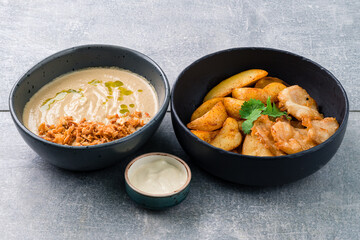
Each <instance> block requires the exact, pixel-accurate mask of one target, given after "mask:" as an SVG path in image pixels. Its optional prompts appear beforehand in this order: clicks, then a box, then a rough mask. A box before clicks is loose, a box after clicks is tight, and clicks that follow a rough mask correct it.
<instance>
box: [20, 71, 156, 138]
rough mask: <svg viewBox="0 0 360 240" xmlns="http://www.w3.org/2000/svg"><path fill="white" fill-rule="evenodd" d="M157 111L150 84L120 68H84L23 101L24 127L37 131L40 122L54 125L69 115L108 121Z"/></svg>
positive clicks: (62, 77) (66, 75) (49, 84)
mask: <svg viewBox="0 0 360 240" xmlns="http://www.w3.org/2000/svg"><path fill="white" fill-rule="evenodd" d="M136 111H139V112H142V113H148V114H149V115H150V117H153V116H154V115H155V114H156V112H157V111H158V98H157V95H156V92H155V89H154V88H153V86H151V85H150V83H149V82H148V81H147V80H146V79H145V78H143V77H142V76H140V75H137V74H135V73H133V72H130V71H128V70H123V69H119V68H101V67H98V68H87V69H83V70H79V71H76V72H71V73H68V74H65V75H62V76H60V77H58V78H56V79H54V80H53V81H51V82H50V83H48V84H46V85H45V86H44V87H42V88H41V89H40V90H39V91H38V92H37V93H35V94H34V96H33V97H32V98H31V99H30V100H29V102H28V103H27V104H26V106H25V109H24V113H23V121H24V124H25V126H26V127H27V128H28V129H29V130H30V131H32V132H34V133H36V134H38V128H39V125H40V124H41V123H45V124H48V125H52V124H56V123H57V121H58V120H59V118H60V117H64V116H71V117H72V118H73V121H75V122H79V121H81V120H82V119H84V118H85V119H86V120H87V121H94V122H102V123H104V124H107V123H108V122H109V119H108V118H107V117H108V116H110V115H116V114H118V115H119V116H121V115H127V114H129V113H133V112H136Z"/></svg>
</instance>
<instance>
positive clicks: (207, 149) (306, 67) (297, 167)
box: [171, 48, 349, 186]
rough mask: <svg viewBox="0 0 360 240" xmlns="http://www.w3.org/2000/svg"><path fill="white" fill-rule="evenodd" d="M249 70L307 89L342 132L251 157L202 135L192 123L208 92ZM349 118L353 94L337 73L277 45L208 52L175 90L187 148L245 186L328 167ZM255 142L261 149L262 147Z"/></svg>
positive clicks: (175, 117)
mask: <svg viewBox="0 0 360 240" xmlns="http://www.w3.org/2000/svg"><path fill="white" fill-rule="evenodd" d="M249 69H263V70H266V71H267V72H268V76H272V77H277V78H279V79H281V80H284V81H285V82H286V83H287V84H288V85H299V86H301V87H302V88H304V89H305V90H306V91H307V92H308V94H309V95H310V96H311V97H312V98H314V99H315V101H316V102H317V105H318V109H319V112H321V113H322V114H323V115H324V117H334V118H336V120H337V122H338V124H339V126H338V129H337V131H336V132H335V133H334V134H333V135H332V136H331V137H329V138H328V139H327V140H326V141H324V142H322V143H321V144H319V145H317V146H314V147H312V148H310V149H307V150H305V151H300V152H297V153H293V154H288V155H282V156H251V155H244V154H243V152H231V151H225V150H223V149H220V148H217V147H214V146H213V145H211V144H209V143H208V142H206V141H203V140H201V139H200V138H198V137H197V136H196V135H195V134H193V133H192V132H191V131H190V129H188V128H187V124H188V123H189V122H190V121H191V120H190V119H191V118H192V114H193V112H194V111H195V110H196V109H197V108H198V107H199V106H200V105H201V104H202V103H203V101H204V97H205V100H206V97H207V96H208V95H207V93H208V92H209V91H210V90H211V89H213V88H214V87H215V86H217V85H218V84H219V83H220V82H222V81H223V80H225V79H228V78H229V77H231V76H233V75H236V74H238V73H240V72H243V71H246V70H249ZM233 95H234V92H233ZM348 116H349V102H348V98H347V95H346V93H345V90H344V88H343V87H342V85H341V83H340V82H339V81H338V80H337V79H336V77H335V76H334V75H332V74H331V73H330V72H329V71H328V70H326V69H325V68H323V67H322V66H320V65H319V64H317V63H315V62H313V61H311V60H309V59H306V58H304V57H302V56H299V55H296V54H293V53H290V52H287V51H282V50H276V49H269V48H234V49H228V50H224V51H220V52H215V53H213V54H210V55H207V56H205V57H203V58H201V59H199V60H197V61H195V62H194V63H192V64H191V65H189V66H188V67H187V68H185V70H183V71H182V72H181V73H180V75H179V76H178V78H177V81H176V83H175V85H174V87H173V89H172V99H171V117H172V123H173V127H174V131H175V134H176V137H177V139H178V141H179V143H180V144H181V146H182V148H183V149H184V150H185V152H186V153H187V154H188V155H189V156H190V158H191V159H192V160H193V161H194V162H195V163H196V164H197V165H198V166H200V167H201V168H202V169H204V170H205V171H207V172H209V173H210V174H212V175H215V176H217V177H219V178H222V179H224V180H227V181H231V182H234V183H239V184H245V185H254V186H272V185H281V184H285V183H289V182H293V181H296V180H299V179H302V178H304V177H306V176H309V175H310V174H312V173H314V172H316V171H317V170H319V169H320V168H322V167H323V166H324V165H325V164H326V163H327V162H328V161H329V160H330V159H331V158H332V157H333V156H334V154H335V153H336V151H337V150H338V148H339V146H340V144H341V142H342V140H343V137H344V134H345V130H346V126H347V122H348ZM284 121H286V119H284ZM225 122H226V121H225ZM224 125H225V123H224ZM224 125H223V128H224ZM242 126H243V125H242ZM220 131H222V130H220ZM301 131H305V130H301ZM216 134H219V133H216ZM244 137H246V136H243V138H244ZM214 141H215V140H214ZM210 143H211V142H210ZM254 146H255V147H254V148H255V150H256V149H257V148H259V146H257V145H254Z"/></svg>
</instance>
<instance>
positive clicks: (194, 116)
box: [191, 98, 223, 121]
mask: <svg viewBox="0 0 360 240" xmlns="http://www.w3.org/2000/svg"><path fill="white" fill-rule="evenodd" d="M222 100H223V98H213V99H210V100H208V101H206V102H204V103H203V104H201V105H200V107H198V108H197V109H196V110H195V111H194V112H193V114H192V115H191V121H194V120H195V119H197V118H199V117H201V116H203V115H204V114H205V113H207V112H208V111H210V109H211V108H212V107H213V106H214V105H215V104H217V103H218V102H220V101H222Z"/></svg>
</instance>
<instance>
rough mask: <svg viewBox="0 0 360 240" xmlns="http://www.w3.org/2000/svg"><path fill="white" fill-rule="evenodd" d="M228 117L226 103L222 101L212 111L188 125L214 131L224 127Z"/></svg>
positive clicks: (191, 127)
mask: <svg viewBox="0 0 360 240" xmlns="http://www.w3.org/2000/svg"><path fill="white" fill-rule="evenodd" d="M227 117H228V116H227V113H226V109H225V107H224V104H223V103H222V102H221V101H220V102H218V103H216V104H215V106H213V107H212V108H211V109H210V111H208V112H207V113H205V114H204V115H203V116H201V117H199V118H197V119H195V120H194V121H191V122H190V123H188V124H187V125H186V126H187V127H188V128H189V129H193V130H202V131H214V130H217V129H219V128H221V127H222V125H223V123H224V122H225V120H226V118H227Z"/></svg>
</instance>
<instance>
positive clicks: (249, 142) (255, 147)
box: [242, 135, 274, 157]
mask: <svg viewBox="0 0 360 240" xmlns="http://www.w3.org/2000/svg"><path fill="white" fill-rule="evenodd" d="M242 154H243V155H251V156H259V157H263V156H274V155H273V154H272V153H271V152H270V150H269V149H267V148H266V147H265V145H264V144H262V143H261V142H260V140H259V139H258V138H257V137H256V136H251V135H246V136H245V139H244V143H243V147H242Z"/></svg>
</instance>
